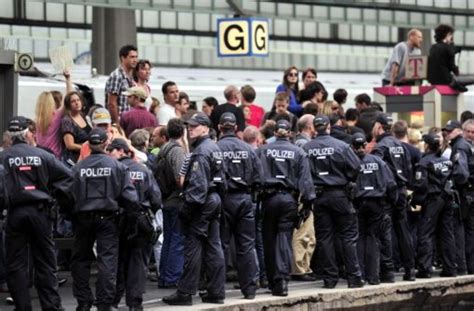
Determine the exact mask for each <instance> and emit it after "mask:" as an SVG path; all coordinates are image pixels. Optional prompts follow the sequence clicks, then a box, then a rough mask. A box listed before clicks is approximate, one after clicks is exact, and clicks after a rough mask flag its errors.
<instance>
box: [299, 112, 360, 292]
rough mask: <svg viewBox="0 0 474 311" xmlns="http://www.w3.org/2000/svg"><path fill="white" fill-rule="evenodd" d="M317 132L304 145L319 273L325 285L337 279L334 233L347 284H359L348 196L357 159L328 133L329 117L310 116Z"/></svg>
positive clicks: (354, 219)
mask: <svg viewBox="0 0 474 311" xmlns="http://www.w3.org/2000/svg"><path fill="white" fill-rule="evenodd" d="M313 123H314V128H315V130H316V133H317V136H316V138H314V139H313V140H311V141H310V142H308V143H307V144H306V145H305V146H304V148H303V149H304V150H305V151H306V153H307V154H308V158H309V163H310V166H311V175H312V177H313V179H312V181H313V183H314V186H315V187H316V200H315V203H314V213H315V218H316V229H315V230H316V236H317V237H318V239H319V243H321V256H322V273H323V281H324V287H325V288H334V287H335V286H336V284H337V282H338V278H339V276H338V268H337V264H336V258H335V251H334V238H335V237H334V233H335V232H337V233H338V235H339V238H340V240H341V246H342V250H343V255H344V264H345V266H346V274H347V282H348V286H349V287H350V288H355V287H362V286H364V283H363V281H362V275H361V271H360V267H359V262H358V259H357V249H356V243H357V238H358V231H357V216H356V212H355V209H354V208H353V206H352V203H351V201H350V198H349V192H350V189H349V188H350V185H351V183H352V182H353V181H355V179H356V178H357V174H358V173H359V168H360V160H359V158H358V157H357V155H356V154H355V153H354V151H352V149H351V147H350V145H348V144H346V143H344V142H342V141H340V140H337V139H335V138H333V137H331V136H329V133H330V125H329V118H328V117H327V116H325V115H317V116H316V117H315V118H314V121H313Z"/></svg>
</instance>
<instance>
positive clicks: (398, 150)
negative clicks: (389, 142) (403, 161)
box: [388, 146, 405, 158]
mask: <svg viewBox="0 0 474 311" xmlns="http://www.w3.org/2000/svg"><path fill="white" fill-rule="evenodd" d="M388 150H389V151H390V153H391V154H393V155H395V157H397V158H398V157H400V155H401V154H405V150H403V147H402V146H396V147H390V148H388Z"/></svg>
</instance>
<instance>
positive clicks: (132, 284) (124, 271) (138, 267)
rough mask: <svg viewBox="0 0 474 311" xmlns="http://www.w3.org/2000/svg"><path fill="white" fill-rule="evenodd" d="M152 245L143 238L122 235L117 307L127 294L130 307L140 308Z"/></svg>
mask: <svg viewBox="0 0 474 311" xmlns="http://www.w3.org/2000/svg"><path fill="white" fill-rule="evenodd" d="M151 250H152V244H151V243H150V242H149V241H146V240H144V239H143V238H139V237H137V238H132V239H128V237H127V234H126V233H125V234H122V235H121V237H120V243H119V263H118V272H117V290H116V293H115V300H114V303H113V305H115V306H117V305H118V304H119V303H120V300H121V298H122V296H123V293H124V292H125V303H126V304H127V306H129V307H140V306H142V302H143V294H144V293H145V286H146V280H147V275H148V262H149V260H150V255H151Z"/></svg>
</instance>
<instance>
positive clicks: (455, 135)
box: [443, 120, 474, 274]
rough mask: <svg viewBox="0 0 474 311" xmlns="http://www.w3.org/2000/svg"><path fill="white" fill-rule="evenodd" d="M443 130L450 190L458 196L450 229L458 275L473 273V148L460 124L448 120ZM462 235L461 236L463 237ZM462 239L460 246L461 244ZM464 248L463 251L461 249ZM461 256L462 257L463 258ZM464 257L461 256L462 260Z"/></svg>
mask: <svg viewBox="0 0 474 311" xmlns="http://www.w3.org/2000/svg"><path fill="white" fill-rule="evenodd" d="M443 131H445V132H446V133H447V139H448V140H450V145H451V150H452V151H451V158H450V160H451V162H453V175H452V179H453V182H454V188H455V189H456V190H457V191H458V193H459V197H460V206H461V210H460V211H455V215H454V230H455V240H456V249H457V259H456V262H457V265H458V267H457V272H458V274H465V273H466V270H467V273H469V274H473V273H474V150H473V149H474V147H473V146H472V145H471V144H470V143H469V142H468V141H467V140H466V139H465V138H464V137H463V136H462V129H461V123H460V122H459V121H457V120H449V121H448V123H447V124H446V126H445V127H444V128H443ZM463 233H464V234H463ZM463 239H465V240H464V243H462V242H463ZM464 245H465V249H462V247H463V246H464ZM464 254H465V255H464ZM464 256H465V257H464Z"/></svg>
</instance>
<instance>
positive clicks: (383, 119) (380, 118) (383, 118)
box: [375, 113, 393, 126]
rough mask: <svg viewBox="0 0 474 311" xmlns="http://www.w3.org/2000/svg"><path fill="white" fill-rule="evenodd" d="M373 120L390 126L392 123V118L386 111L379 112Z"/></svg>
mask: <svg viewBox="0 0 474 311" xmlns="http://www.w3.org/2000/svg"><path fill="white" fill-rule="evenodd" d="M375 122H378V123H380V124H382V125H385V126H392V125H393V118H392V116H391V115H388V114H386V113H379V114H378V115H377V117H376V118H375Z"/></svg>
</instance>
